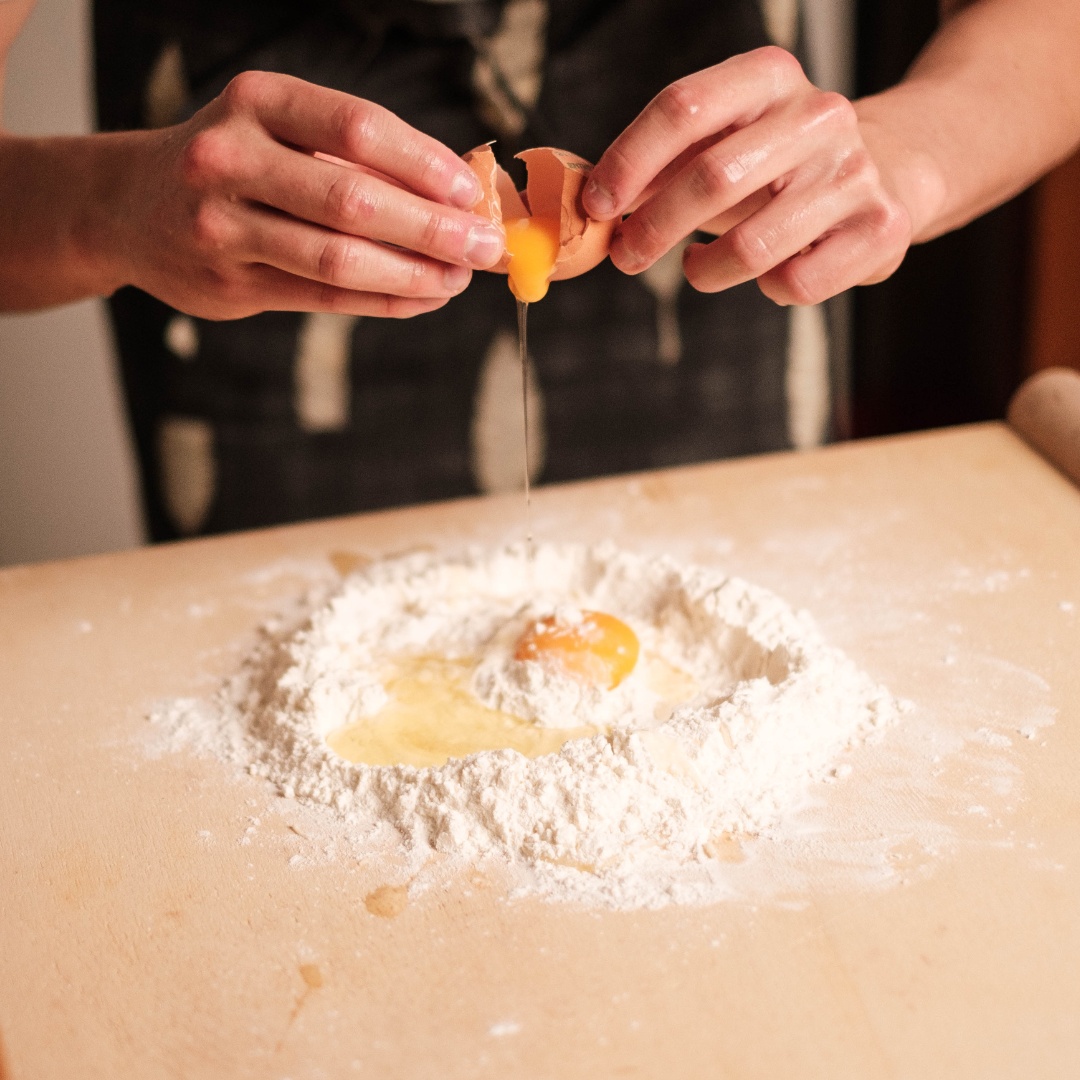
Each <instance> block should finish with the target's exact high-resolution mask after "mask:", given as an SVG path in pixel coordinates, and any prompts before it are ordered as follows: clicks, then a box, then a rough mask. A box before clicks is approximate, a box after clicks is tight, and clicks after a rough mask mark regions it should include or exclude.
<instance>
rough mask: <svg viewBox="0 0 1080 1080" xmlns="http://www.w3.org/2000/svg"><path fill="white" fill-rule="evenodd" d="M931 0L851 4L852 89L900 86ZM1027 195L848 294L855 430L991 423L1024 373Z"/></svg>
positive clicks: (931, 20) (933, 7) (933, 16)
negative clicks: (854, 27)
mask: <svg viewBox="0 0 1080 1080" xmlns="http://www.w3.org/2000/svg"><path fill="white" fill-rule="evenodd" d="M937 7H938V5H937V0H859V3H858V5H857V34H856V93H857V94H858V95H859V96H863V95H866V94H873V93H877V92H879V91H881V90H884V89H886V88H887V87H889V86H893V85H894V84H895V83H897V82H899V81H900V79H901V77H902V76H903V74H904V72H905V71H906V70H907V68H908V67H909V65H910V64H911V62H912V61H913V60H914V59H915V57H916V55H917V54H918V52H919V50H920V49H921V48H922V46H923V45H924V44H925V43H926V41H927V40H928V39H929V37H930V36H931V34H933V32H934V30H935V28H936V26H937V20H938V11H937ZM1031 210H1032V200H1031V198H1030V195H1029V194H1028V193H1024V194H1022V195H1020V196H1018V197H1017V198H1015V199H1013V200H1012V201H1011V202H1008V203H1006V204H1005V205H1004V206H1001V207H999V208H998V209H997V210H994V211H992V212H991V213H989V214H986V215H985V216H983V217H981V218H979V219H978V220H976V221H974V222H972V223H971V224H970V225H968V226H966V227H965V228H963V229H959V230H957V231H956V232H953V233H949V234H948V235H946V236H943V237H941V238H940V239H938V240H932V241H930V243H927V244H920V245H918V246H917V247H913V248H912V249H911V250H910V251H909V252H908V255H907V258H905V260H904V262H903V264H902V265H901V266H900V269H899V270H897V272H896V273H895V274H893V276H892V277H891V278H889V279H888V280H887V281H884V282H882V283H881V284H880V285H871V286H866V287H863V288H860V289H856V290H855V294H854V305H853V307H854V325H853V327H852V331H853V356H852V429H853V431H852V433H853V434H854V435H855V436H857V437H858V436H868V435H884V434H891V433H895V432H901V431H913V430H918V429H921V428H930V427H941V426H944V425H947V424H962V423H968V422H971V421H976V420H989V419H999V418H1001V417H1003V416H1004V415H1005V408H1006V406H1007V405H1008V402H1009V398H1010V396H1011V395H1012V392H1013V391H1014V390H1015V389H1016V387H1017V386H1019V384H1020V382H1021V381H1022V380H1023V376H1024V344H1025V328H1026V315H1027V313H1026V310H1025V299H1026V296H1027V294H1028V288H1027V280H1026V276H1027V275H1026V269H1027V266H1028V263H1029V260H1028V237H1029V235H1030V224H1031Z"/></svg>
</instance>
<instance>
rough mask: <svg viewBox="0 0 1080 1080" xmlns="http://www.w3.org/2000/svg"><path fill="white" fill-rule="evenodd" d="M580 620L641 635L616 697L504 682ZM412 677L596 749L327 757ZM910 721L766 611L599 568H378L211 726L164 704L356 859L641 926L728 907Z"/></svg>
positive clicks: (727, 589)
mask: <svg viewBox="0 0 1080 1080" xmlns="http://www.w3.org/2000/svg"><path fill="white" fill-rule="evenodd" d="M580 609H592V610H598V611H604V612H607V613H609V614H611V615H614V616H616V617H617V618H619V619H621V620H623V621H624V622H625V623H627V624H628V625H629V626H630V627H631V628H632V629H633V630H634V631H635V633H636V634H637V635H638V638H639V640H640V643H641V659H640V660H639V662H638V664H637V667H636V668H635V670H634V672H633V673H632V674H631V675H630V676H629V677H628V678H626V679H625V681H624V682H623V683H621V684H620V685H619V686H618V687H617V688H616V689H615V690H611V691H608V690H603V689H599V688H597V687H595V686H585V685H582V684H581V683H580V682H576V681H574V680H572V679H570V678H567V677H565V676H564V675H561V674H560V673H559V672H558V671H557V670H555V669H553V668H551V667H549V666H546V665H542V664H538V663H535V662H523V661H518V660H515V659H514V658H513V646H514V643H515V642H516V641H517V640H518V638H519V637H520V635H521V633H522V631H523V630H524V629H525V628H526V627H527V626H528V625H529V624H530V622H532V621H535V620H536V619H537V618H541V617H543V616H544V615H547V614H550V613H551V612H553V611H555V610H561V611H562V612H563V613H564V614H565V613H569V615H568V616H567V617H569V618H571V619H572V618H574V617H575V615H574V613H575V612H576V611H578V610H580ZM417 655H438V656H443V657H447V658H469V659H470V660H475V667H474V673H473V682H472V688H473V691H474V693H475V694H476V695H477V696H478V697H479V698H481V699H482V700H483V701H485V702H486V703H487V704H489V705H490V706H492V707H495V708H499V709H502V710H503V711H506V712H511V713H513V714H514V715H517V716H519V717H521V718H523V719H526V720H529V721H531V722H533V723H536V724H539V725H542V726H545V727H580V726H583V725H593V726H597V727H602V728H604V729H605V730H604V732H603V733H602V734H598V735H595V736H592V737H589V738H578V739H573V740H571V741H569V742H567V743H566V744H565V745H564V746H563V748H562V750H561V751H560V752H559V753H557V754H548V755H545V756H542V757H539V758H535V759H529V758H526V757H524V756H522V755H521V754H518V753H517V752H516V751H512V750H501V751H484V752H480V753H476V754H472V755H470V756H469V757H466V758H464V759H451V760H450V761H449V762H448V763H447V764H445V765H443V766H439V767H429V768H414V767H411V766H408V765H396V766H369V765H363V764H353V763H350V762H348V761H346V760H344V759H343V758H340V757H338V756H337V755H336V754H335V753H334V752H333V751H332V750H330V749H329V747H328V746H327V744H326V741H325V740H326V736H327V734H328V733H329V732H331V731H333V730H334V729H336V728H339V727H341V726H342V725H344V724H347V723H350V722H355V721H358V720H363V719H364V718H365V717H371V716H374V715H376V714H377V713H378V711H379V709H380V708H381V707H382V706H383V705H384V704H385V703H386V701H387V692H386V689H385V688H384V686H383V684H382V682H381V681H380V678H381V673H382V672H384V671H385V670H386V662H387V661H388V660H393V659H394V658H401V657H407V656H417ZM658 671H659V672H660V673H661V675H664V674H665V673H666V677H661V678H658V677H657V672H658ZM672 673H675V674H676V675H677V678H676V679H675V683H674V684H673V683H672V678H671V675H672ZM673 685H677V687H678V689H679V692H678V693H672V686H673ZM899 711H900V705H899V703H897V702H896V701H895V700H894V699H893V698H891V697H890V695H889V694H888V693H887V692H886V691H885V690H884V689H883V688H882V687H881V686H878V685H876V684H875V683H874V682H873V681H872V680H871V679H870V678H869V677H868V676H866V675H865V674H863V673H862V672H861V671H859V669H858V668H857V667H856V666H855V665H854V664H853V663H852V661H851V660H849V659H848V658H847V657H846V656H844V655H843V654H842V653H841V652H839V651H838V650H837V649H834V648H831V647H830V646H828V645H827V644H826V643H825V642H824V640H823V639H822V637H821V635H820V634H819V632H818V631H817V629H816V628H815V626H814V624H813V622H812V621H811V619H810V617H809V616H808V615H807V614H805V613H795V612H793V611H792V610H791V609H790V608H789V607H788V606H787V605H786V604H785V603H784V602H783V601H782V600H781V599H779V598H778V597H777V596H775V595H773V594H772V593H770V592H768V591H766V590H765V589H762V588H759V587H757V586H754V585H751V584H748V583H747V582H745V581H741V580H739V579H737V578H732V577H726V576H724V575H723V574H721V573H719V572H718V571H715V570H711V569H707V568H703V567H696V566H688V565H685V564H681V563H679V562H676V561H674V560H672V559H670V558H667V557H655V556H654V557H646V556H641V555H635V554H631V553H628V552H625V551H621V550H619V549H617V548H616V547H615V546H613V545H611V544H605V545H601V546H597V547H593V548H586V547H580V546H553V545H541V546H539V547H538V548H537V549H536V551H535V553H534V557H533V559H532V560H530V559H529V558H528V557H527V554H526V550H525V549H524V547H521V546H517V547H509V548H503V549H498V550H495V551H474V552H470V553H468V554H465V555H463V556H459V557H455V558H447V557H442V556H438V555H434V554H417V555H410V556H405V557H402V558H398V559H393V560H388V561H384V562H379V563H374V564H372V565H370V566H368V567H366V568H364V569H362V570H359V571H358V572H356V573H354V574H352V575H351V576H350V577H348V578H347V579H346V580H345V582H344V584H343V586H342V587H341V589H340V591H339V592H338V593H337V594H336V595H334V596H332V597H331V598H330V599H329V600H328V601H326V602H325V603H323V604H322V605H321V606H320V607H318V608H317V610H315V611H314V612H313V613H312V614H311V615H310V618H308V619H307V620H306V621H305V622H304V623H303V624H302V625H301V626H300V627H299V628H298V629H296V630H294V631H293V632H289V631H288V630H287V629H282V628H281V627H276V626H271V627H269V628H267V629H266V631H265V632H264V636H263V639H262V641H261V644H260V645H259V647H258V648H257V649H256V650H255V651H254V652H253V654H252V655H251V656H250V657H249V659H248V661H247V662H246V663H245V665H244V667H243V669H242V670H241V671H240V673H239V674H238V675H237V676H236V677H234V678H233V679H231V680H230V681H229V682H228V683H227V685H226V686H225V687H224V688H223V689H222V691H221V693H220V694H219V695H218V697H217V698H216V699H215V701H214V702H213V703H212V704H210V703H206V702H197V701H191V700H181V701H172V702H169V703H165V704H163V705H162V706H160V707H159V708H158V709H157V710H156V712H155V714H154V719H155V720H157V721H158V722H159V723H160V724H162V725H164V726H165V728H166V730H167V731H168V732H169V733H170V740H171V745H176V746H179V745H182V744H189V745H194V746H195V747H196V748H199V749H202V750H206V751H211V752H213V753H216V754H217V755H218V756H220V757H223V758H226V759H228V760H231V761H234V762H237V763H239V764H241V765H242V766H244V767H245V768H246V769H247V770H248V771H249V772H250V773H251V774H253V775H255V776H261V777H265V778H267V779H268V780H270V781H272V782H273V783H274V784H275V785H276V786H277V788H278V790H279V791H280V792H281V793H283V794H284V795H286V796H287V797H295V798H297V799H301V800H306V801H310V802H314V803H320V804H325V805H327V806H329V807H331V808H332V809H333V811H334V813H336V815H337V816H338V818H339V820H340V821H341V827H342V829H343V830H344V832H345V833H346V834H347V835H348V836H350V837H351V838H352V839H353V840H355V841H357V842H364V843H371V844H382V845H385V844H386V843H387V841H388V839H390V840H391V841H392V842H393V843H395V845H396V846H398V847H399V848H404V850H405V852H407V853H408V855H409V857H410V858H411V859H412V860H413V861H414V862H415V863H416V865H420V864H421V863H422V862H423V861H425V860H427V859H428V858H430V857H431V856H432V854H433V853H435V852H438V853H444V854H446V855H449V856H452V857H461V858H464V859H468V860H476V859H480V858H482V857H496V858H500V859H502V860H504V861H507V862H509V863H510V864H512V865H516V866H517V867H519V868H520V869H522V871H523V874H524V877H523V880H525V881H526V882H527V884H526V885H525V886H524V887H525V888H526V889H530V890H533V891H540V892H543V893H546V894H548V895H549V896H552V897H556V898H574V899H579V900H585V901H586V902H589V903H595V904H602V905H605V906H610V907H622V908H636V907H657V906H661V905H663V904H666V903H671V902H701V901H703V900H707V899H710V898H716V896H715V876H714V875H712V874H710V872H709V864H710V863H712V862H713V861H714V860H715V858H716V856H717V851H718V850H722V849H723V846H724V844H725V843H730V842H731V838H732V837H740V836H746V835H748V834H751V835H752V834H757V835H760V834H762V833H763V832H767V831H768V830H769V828H770V827H771V826H773V825H774V824H775V823H776V822H777V821H778V820H779V818H780V816H781V815H782V814H783V813H784V812H785V811H786V810H789V809H790V808H791V807H792V806H793V805H794V804H796V803H798V802H799V801H800V799H802V798H803V797H804V796H805V794H806V792H807V790H808V785H810V784H811V783H813V782H815V781H823V780H824V781H833V780H835V779H837V778H838V777H843V776H844V775H846V773H847V772H849V771H850V766H845V765H841V766H839V767H837V764H836V759H837V756H838V755H839V754H840V753H841V752H842V751H844V750H845V749H847V748H850V747H852V746H854V745H856V744H858V743H860V742H862V741H864V740H865V739H866V738H867V737H868V736H869V735H870V734H872V733H873V732H874V731H875V730H877V729H880V728H882V727H884V726H885V725H887V724H888V723H890V722H891V721H892V720H893V719H894V718H895V717H896V716H897V715H898V712H899ZM721 857H722V856H721ZM710 890H712V891H710Z"/></svg>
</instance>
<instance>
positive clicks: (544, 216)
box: [465, 146, 616, 304]
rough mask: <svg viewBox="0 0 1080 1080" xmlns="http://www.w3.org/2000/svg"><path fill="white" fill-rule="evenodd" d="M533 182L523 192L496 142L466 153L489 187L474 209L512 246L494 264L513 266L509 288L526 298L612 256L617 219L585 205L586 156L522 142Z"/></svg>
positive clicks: (507, 270)
mask: <svg viewBox="0 0 1080 1080" xmlns="http://www.w3.org/2000/svg"><path fill="white" fill-rule="evenodd" d="M517 156H518V157H519V158H520V159H521V160H522V161H524V162H525V168H526V169H527V170H528V174H529V176H528V183H527V184H526V187H525V191H524V193H523V195H522V194H519V193H518V192H517V191H516V190H515V188H514V183H513V181H512V180H511V179H510V176H509V174H508V173H507V172H506V171H505V170H504V169H503V168H501V166H500V165H499V163H498V162H497V161H496V160H495V155H494V154H493V153H492V151H491V147H490V146H478V147H476V149H475V150H470V151H469V153H467V154H466V155H465V161H467V162H468V163H469V165H470V166H471V167H472V169H473V172H475V173H476V175H477V178H478V179H479V180H480V187H481V190H482V191H483V195H482V197H481V199H480V202H479V203H478V204H477V205H476V206H475V207H473V213H476V214H480V215H481V216H482V217H487V218H488V219H490V220H491V222H492V223H493V224H495V225H497V226H498V227H499V228H501V229H502V230H503V231H504V233H505V234H506V254H505V255H504V256H503V257H502V259H501V260H500V261H499V262H498V263H497V264H496V265H495V266H493V267H492V268H491V269H492V270H493V271H495V272H496V273H502V274H508V275H509V277H510V290H511V291H512V292H513V294H514V295H515V296H516V297H517V298H518V299H519V300H521V301H523V302H524V303H527V304H532V303H535V302H536V301H537V300H542V299H543V298H544V296H546V295H547V290H548V282H550V281H561V280H563V279H564V278H572V277H578V276H579V275H580V274H584V273H585V272H586V271H587V270H591V269H592V268H593V267H594V266H597V265H598V264H599V263H601V262H603V261H604V259H605V258H606V257H607V253H608V247H609V246H610V244H611V236H612V233H613V232H614V231H615V225H616V222H615V221H594V220H593V219H592V218H590V217H589V216H588V215H587V214H586V213H585V210H584V208H583V207H582V205H581V192H582V189H583V188H584V186H585V181H586V179H587V178H588V175H589V173H590V172H591V171H592V165H590V164H589V162H587V161H586V160H585V159H584V158H580V157H578V156H577V155H576V154H571V153H568V152H567V151H566V150H555V149H553V148H552V147H549V146H542V147H537V148H536V149H534V150H523V151H522V152H521V153H520V154H518V155H517Z"/></svg>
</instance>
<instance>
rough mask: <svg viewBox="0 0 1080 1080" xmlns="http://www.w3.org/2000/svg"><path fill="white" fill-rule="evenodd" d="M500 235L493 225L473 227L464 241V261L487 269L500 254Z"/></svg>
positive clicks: (501, 240) (501, 238)
mask: <svg viewBox="0 0 1080 1080" xmlns="http://www.w3.org/2000/svg"><path fill="white" fill-rule="evenodd" d="M502 249H503V237H502V233H500V232H499V230H498V229H496V228H495V226H494V225H474V226H473V227H472V228H471V229H470V230H469V235H468V237H467V238H466V240H465V261H466V262H470V263H472V264H473V266H479V267H488V266H491V265H492V263H494V262H495V261H496V260H497V259H498V257H499V256H500V255H501V254H502Z"/></svg>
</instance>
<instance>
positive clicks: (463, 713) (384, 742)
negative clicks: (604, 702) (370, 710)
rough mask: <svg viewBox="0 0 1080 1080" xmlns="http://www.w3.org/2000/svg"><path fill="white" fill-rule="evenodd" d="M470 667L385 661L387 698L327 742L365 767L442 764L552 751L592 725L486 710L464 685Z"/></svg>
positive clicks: (442, 661) (434, 659)
mask: <svg viewBox="0 0 1080 1080" xmlns="http://www.w3.org/2000/svg"><path fill="white" fill-rule="evenodd" d="M472 667H473V664H472V662H471V661H469V660H461V659H457V660H451V659H446V658H445V657H438V656H414V657H408V658H405V659H401V660H398V661H397V662H395V663H393V664H392V665H391V666H390V667H389V669H388V671H387V673H386V676H385V677H384V679H383V685H384V687H385V688H386V692H387V695H388V698H389V700H388V701H387V703H386V705H385V706H383V708H382V709H381V710H380V711H379V712H378V713H376V715H375V716H373V717H370V718H368V719H364V720H359V721H357V722H355V723H352V724H347V725H346V726H345V727H342V728H338V729H337V730H336V731H332V732H331V733H330V734H329V735H328V736H327V740H326V741H327V744H328V745H329V747H330V749H331V750H333V751H334V753H336V754H339V755H340V756H341V757H343V758H345V759H346V760H348V761H355V762H363V763H364V764H365V765H413V766H415V767H416V768H420V769H422V768H424V767H425V766H428V765H445V764H446V762H447V761H448V760H449V759H450V758H463V757H468V756H469V754H475V753H478V752H479V751H481V750H507V749H509V750H516V751H517V752H518V753H519V754H524V756H525V757H529V758H535V757H540V756H541V755H542V754H555V753H558V751H559V749H560V748H561V747H562V745H563V743H565V742H567V741H569V740H570V739H581V738H585V737H587V736H589V735H595V734H597V732H598V731H600V730H601V729H600V728H598V727H577V728H546V727H541V726H540V725H539V724H534V723H531V722H530V721H528V720H522V719H521V718H520V717H517V716H511V715H510V714H509V713H505V712H501V711H500V710H498V709H492V708H489V707H488V706H487V705H485V704H484V702H482V701H481V700H480V699H479V698H478V697H476V695H475V694H474V693H473V692H472V690H471V689H470V687H469V679H470V675H471V674H472Z"/></svg>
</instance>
